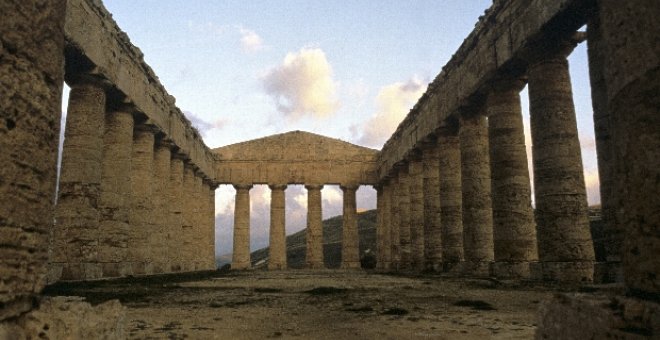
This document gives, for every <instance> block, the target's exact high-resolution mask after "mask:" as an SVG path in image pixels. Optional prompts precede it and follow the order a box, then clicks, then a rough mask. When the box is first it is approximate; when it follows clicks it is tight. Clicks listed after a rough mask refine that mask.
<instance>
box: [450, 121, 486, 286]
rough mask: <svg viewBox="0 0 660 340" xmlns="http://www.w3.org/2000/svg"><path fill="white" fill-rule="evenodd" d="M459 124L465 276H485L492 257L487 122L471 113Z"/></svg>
mask: <svg viewBox="0 0 660 340" xmlns="http://www.w3.org/2000/svg"><path fill="white" fill-rule="evenodd" d="M460 123H461V126H460V130H459V131H460V132H459V138H460V141H461V173H462V174H461V187H462V189H463V242H464V243H463V247H464V250H465V273H466V274H469V275H478V276H484V275H486V276H487V275H489V266H490V263H491V262H492V261H493V258H494V253H493V211H492V207H491V184H490V161H489V157H488V121H487V118H486V116H484V115H482V114H481V112H474V113H472V116H468V117H461V121H460Z"/></svg>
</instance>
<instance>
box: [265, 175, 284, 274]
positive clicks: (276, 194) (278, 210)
mask: <svg viewBox="0 0 660 340" xmlns="http://www.w3.org/2000/svg"><path fill="white" fill-rule="evenodd" d="M268 187H269V188H270V190H271V192H270V246H269V254H268V257H269V259H268V269H269V270H280V269H286V268H287V261H286V227H285V226H286V195H285V190H286V187H287V186H286V184H279V185H278V184H273V185H269V186H268Z"/></svg>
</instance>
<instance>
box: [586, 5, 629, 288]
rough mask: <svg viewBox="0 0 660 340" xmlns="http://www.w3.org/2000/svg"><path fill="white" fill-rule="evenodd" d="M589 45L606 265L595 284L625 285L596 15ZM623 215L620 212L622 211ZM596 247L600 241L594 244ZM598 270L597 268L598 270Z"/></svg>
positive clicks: (592, 22) (602, 59) (602, 48)
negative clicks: (619, 282) (612, 283)
mask: <svg viewBox="0 0 660 340" xmlns="http://www.w3.org/2000/svg"><path fill="white" fill-rule="evenodd" d="M587 43H588V49H587V52H588V56H589V78H590V83H591V104H592V108H593V111H594V132H595V137H596V154H597V158H598V179H599V185H600V207H601V218H602V220H601V223H602V225H603V233H602V234H603V239H601V240H598V241H600V242H602V243H603V244H604V250H605V253H604V254H602V255H603V258H600V259H598V258H596V260H597V261H604V262H605V263H603V264H600V265H599V266H598V267H600V268H601V270H599V271H595V273H594V274H596V273H597V272H599V274H600V275H599V277H598V278H596V277H594V280H597V281H604V282H615V281H623V273H622V272H621V256H622V246H623V238H624V233H625V230H624V229H623V228H622V225H621V224H617V223H616V212H617V210H619V208H620V207H617V205H616V204H615V203H614V200H613V197H614V195H615V194H616V193H615V192H614V191H613V190H614V186H615V184H616V177H615V169H614V151H613V149H614V145H612V143H613V136H612V126H611V124H612V122H611V118H610V112H609V109H608V107H607V104H608V100H607V88H606V84H605V69H604V68H605V58H606V57H607V56H606V55H601V53H604V52H605V48H606V47H605V46H604V42H603V37H602V32H601V24H600V18H599V17H598V15H594V16H593V18H592V19H591V20H590V21H589V23H588V25H587ZM619 211H620V210H619ZM593 241H594V243H595V242H596V241H597V240H593ZM598 267H597V268H598Z"/></svg>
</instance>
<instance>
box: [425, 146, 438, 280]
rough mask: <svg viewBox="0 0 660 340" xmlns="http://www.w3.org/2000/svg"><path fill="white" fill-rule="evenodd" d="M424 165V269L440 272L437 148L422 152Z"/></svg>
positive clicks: (426, 148)
mask: <svg viewBox="0 0 660 340" xmlns="http://www.w3.org/2000/svg"><path fill="white" fill-rule="evenodd" d="M422 162H423V164H424V186H423V188H424V269H426V270H432V271H441V270H442V223H441V222H442V219H441V218H442V216H441V211H440V169H439V165H440V163H439V160H438V147H437V146H436V145H435V144H434V145H429V146H427V147H425V148H424V149H423V151H422Z"/></svg>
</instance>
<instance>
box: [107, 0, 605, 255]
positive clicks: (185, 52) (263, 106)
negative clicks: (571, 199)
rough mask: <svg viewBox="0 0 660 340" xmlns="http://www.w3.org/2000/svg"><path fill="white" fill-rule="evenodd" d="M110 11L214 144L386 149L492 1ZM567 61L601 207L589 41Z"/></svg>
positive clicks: (366, 201) (328, 208) (112, 6)
mask: <svg viewBox="0 0 660 340" xmlns="http://www.w3.org/2000/svg"><path fill="white" fill-rule="evenodd" d="M104 3H105V6H106V7H107V8H108V10H109V11H110V12H111V13H112V14H113V17H114V19H115V20H116V21H117V23H118V24H119V26H120V27H121V28H122V29H123V30H124V31H126V32H127V33H128V35H129V37H130V38H131V40H132V42H133V43H134V44H135V45H136V46H138V47H139V48H140V49H141V50H142V51H143V52H144V55H145V60H146V61H147V63H149V65H151V67H152V68H153V69H154V71H155V72H156V74H157V75H158V76H159V77H160V81H161V82H162V83H163V84H164V85H165V88H166V89H167V90H168V91H169V93H170V94H172V95H173V96H175V97H176V99H177V105H178V106H179V108H181V110H183V111H184V112H185V113H186V114H187V116H188V117H189V119H190V120H191V121H192V122H193V123H194V124H195V126H196V127H197V128H198V129H199V130H200V131H201V132H202V134H203V137H204V140H205V142H206V144H207V145H208V146H209V147H211V148H215V147H219V146H223V145H227V144H232V143H236V142H240V141H245V140H250V139H254V138H259V137H263V136H267V135H271V134H275V133H281V132H286V131H291V130H305V131H310V132H314V133H318V134H322V135H327V136H331V137H334V138H340V139H343V140H345V141H349V142H352V143H356V144H360V145H364V146H368V147H373V148H380V147H381V146H382V144H383V143H384V142H385V140H386V139H387V138H388V137H389V136H390V134H391V133H392V132H393V131H394V129H395V128H396V126H397V125H398V123H399V122H400V121H401V120H402V119H403V117H405V115H406V114H407V112H408V111H409V110H410V108H411V107H412V106H413V104H414V103H415V102H416V100H417V99H418V98H419V96H421V94H422V93H423V92H424V91H425V90H426V86H427V84H428V83H429V82H430V81H431V80H432V79H433V78H434V77H435V76H436V75H437V74H438V73H439V72H440V69H441V67H442V66H443V65H444V64H445V63H446V62H447V61H448V60H449V58H450V57H451V55H452V54H453V53H454V52H455V51H456V49H457V48H458V47H459V46H460V44H461V43H462V41H463V39H464V38H465V37H466V36H467V35H468V33H469V32H470V31H471V30H472V28H473V27H474V24H475V23H476V21H477V18H478V17H479V16H480V15H482V14H483V12H484V10H485V9H486V8H487V7H488V6H489V5H490V4H491V3H492V0H471V1H464V0H444V1H434V0H426V1H411V2H407V1H391V0H386V1H375V0H374V1H367V0H363V1H332V0H299V1H290V0H281V1H210V0H209V1H202V0H198V1H178V0H177V1H175V0H140V1H135V0H105V1H104ZM570 63H571V72H572V76H573V87H574V95H575V101H576V109H577V112H578V121H579V122H578V124H579V130H580V137H581V143H582V145H583V159H584V163H585V175H586V179H587V185H588V187H589V190H588V191H589V200H590V203H597V202H598V201H599V197H598V189H597V188H598V177H597V173H596V161H595V150H594V141H593V124H592V119H591V116H592V111H591V104H590V93H589V91H590V90H589V83H588V70H587V67H586V65H587V59H586V47H585V46H584V44H583V45H581V46H579V47H578V49H577V50H576V51H575V52H574V53H573V55H572V56H571V58H570ZM526 96H527V92H526V90H525V91H524V92H523V93H522V98H523V107H524V110H525V123H526V124H527V125H529V124H528V114H527V107H528V104H527V98H526ZM528 141H529V133H528ZM528 144H529V143H528ZM250 194H251V198H252V208H251V209H252V214H251V216H252V221H251V223H252V238H251V247H252V248H253V249H257V248H260V247H263V246H265V245H266V244H267V242H268V221H269V202H270V192H269V189H268V188H267V187H266V186H255V187H254V189H252V190H251V192H250ZM233 195H234V190H233V189H232V188H230V187H226V186H221V187H220V188H219V190H218V191H217V196H216V216H217V218H216V222H217V223H216V252H217V253H218V254H225V253H229V252H231V248H232V247H231V239H232V224H233ZM341 201H342V195H341V191H340V190H339V188H337V187H326V188H325V189H324V191H323V204H324V207H323V209H324V217H330V216H334V215H338V214H341ZM358 206H359V208H361V209H372V208H374V207H375V191H374V190H373V189H372V188H370V187H362V188H361V189H360V190H359V191H358ZM305 217H306V192H305V190H304V188H302V186H291V187H289V189H288V190H287V234H291V233H293V232H296V231H298V230H300V229H301V228H303V227H304V224H305Z"/></svg>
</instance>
